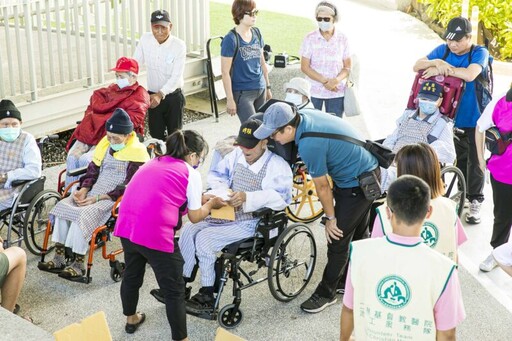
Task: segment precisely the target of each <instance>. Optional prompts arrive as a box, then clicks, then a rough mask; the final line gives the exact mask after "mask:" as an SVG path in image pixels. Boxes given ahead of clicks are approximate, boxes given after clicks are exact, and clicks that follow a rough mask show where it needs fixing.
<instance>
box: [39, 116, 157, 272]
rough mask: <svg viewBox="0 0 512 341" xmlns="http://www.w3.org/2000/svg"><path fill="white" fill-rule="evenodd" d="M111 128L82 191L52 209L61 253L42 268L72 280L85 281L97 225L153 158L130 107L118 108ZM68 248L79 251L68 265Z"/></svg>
mask: <svg viewBox="0 0 512 341" xmlns="http://www.w3.org/2000/svg"><path fill="white" fill-rule="evenodd" d="M105 128H106V131H107V135H106V136H105V137H104V138H103V139H101V141H100V142H99V143H98V145H97V146H96V149H95V152H94V156H93V160H92V162H91V163H90V164H89V166H88V168H87V173H86V174H85V175H84V176H83V177H81V178H80V184H79V187H78V189H77V190H76V191H74V192H73V193H72V194H71V195H70V196H69V197H67V198H65V199H63V200H62V201H60V202H59V203H58V204H57V205H56V206H55V207H54V209H53V210H52V211H51V212H50V214H51V215H52V217H54V230H53V237H52V240H53V241H54V242H55V256H54V258H53V259H52V260H50V261H48V262H40V263H39V264H38V268H39V269H40V270H43V271H48V272H51V273H58V274H59V277H62V278H65V279H68V280H72V281H80V280H81V279H82V277H83V275H84V258H85V253H86V252H87V249H88V248H89V246H88V242H89V240H90V239H91V236H92V233H93V231H94V229H95V228H96V227H98V226H100V225H102V224H104V223H105V222H106V221H107V220H108V218H109V217H110V214H111V210H112V207H113V206H114V203H115V201H116V200H117V199H118V198H119V197H120V196H122V195H123V193H124V189H125V186H126V184H128V182H129V181H130V179H131V178H132V176H133V175H134V174H135V172H136V171H137V170H138V169H139V167H140V166H141V165H142V164H143V163H144V162H146V161H148V160H149V155H148V153H147V150H146V147H145V146H144V145H143V144H142V143H140V142H139V139H138V138H137V136H136V134H135V132H134V131H133V123H132V122H131V121H130V117H129V116H128V114H127V113H126V111H124V110H123V109H120V108H118V109H116V110H115V111H114V114H113V115H112V117H111V118H110V119H109V120H107V122H106V125H105ZM65 247H69V248H71V250H72V251H73V253H74V261H73V263H72V264H71V265H69V266H67V267H66V259H65V256H64V254H65Z"/></svg>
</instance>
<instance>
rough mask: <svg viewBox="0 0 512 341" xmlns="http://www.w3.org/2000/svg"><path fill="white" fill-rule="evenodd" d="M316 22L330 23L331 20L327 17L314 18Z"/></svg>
mask: <svg viewBox="0 0 512 341" xmlns="http://www.w3.org/2000/svg"><path fill="white" fill-rule="evenodd" d="M316 21H318V22H320V21H324V22H331V18H329V17H327V18H323V17H316Z"/></svg>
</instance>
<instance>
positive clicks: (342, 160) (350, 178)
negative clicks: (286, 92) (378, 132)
mask: <svg viewBox="0 0 512 341" xmlns="http://www.w3.org/2000/svg"><path fill="white" fill-rule="evenodd" d="M299 113H300V116H301V120H300V123H299V126H298V127H297V131H296V132H295V142H296V144H297V145H298V148H299V155H300V157H301V159H302V160H303V161H304V163H305V164H306V166H307V167H308V172H309V174H311V176H312V177H313V178H317V177H321V176H324V175H326V174H329V175H330V176H331V178H332V180H333V181H334V183H335V184H336V187H338V188H351V187H357V186H359V181H358V180H357V177H358V176H359V175H361V174H362V173H364V172H368V171H371V170H374V169H375V168H377V166H378V163H377V159H376V158H375V157H374V156H373V155H371V154H370V152H368V151H367V150H366V149H364V148H363V147H360V146H358V145H355V144H353V143H350V142H346V141H342V140H337V139H330V138H323V137H305V138H302V139H301V138H300V136H301V135H302V133H304V132H320V133H331V134H341V135H347V136H350V137H352V138H356V139H359V140H362V141H364V139H363V137H362V136H361V135H360V134H359V133H358V132H357V131H356V130H355V129H354V127H352V126H351V125H350V124H349V123H348V122H346V121H345V120H343V119H341V118H339V117H337V116H333V115H331V114H327V113H324V112H322V111H319V110H316V109H302V110H300V111H299Z"/></svg>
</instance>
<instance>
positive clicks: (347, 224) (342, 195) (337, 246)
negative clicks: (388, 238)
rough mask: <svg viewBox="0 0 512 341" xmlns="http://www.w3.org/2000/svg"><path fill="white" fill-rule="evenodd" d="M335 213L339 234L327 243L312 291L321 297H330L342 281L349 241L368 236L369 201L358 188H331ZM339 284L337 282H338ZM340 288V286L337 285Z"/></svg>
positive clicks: (334, 293) (370, 202) (370, 201)
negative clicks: (341, 232)
mask: <svg viewBox="0 0 512 341" xmlns="http://www.w3.org/2000/svg"><path fill="white" fill-rule="evenodd" d="M333 195H334V200H335V206H334V210H335V215H336V222H337V224H338V228H339V229H340V230H342V231H343V237H342V238H340V239H339V240H332V243H330V244H327V264H326V265H325V269H324V273H323V276H322V280H321V282H320V283H319V284H318V287H317V288H316V290H315V293H317V294H318V295H320V296H322V297H327V298H333V297H334V296H335V295H336V288H337V287H338V283H339V282H340V281H341V280H342V277H345V278H346V275H345V276H344V272H345V269H346V266H347V261H348V256H349V254H348V251H349V246H350V243H351V242H352V240H359V239H364V238H367V237H368V218H369V214H370V206H371V204H372V202H373V201H372V200H367V199H366V198H365V196H364V195H363V192H362V191H361V189H360V188H359V187H354V188H346V189H341V188H335V189H334V190H333ZM340 284H341V283H340ZM340 287H344V285H340Z"/></svg>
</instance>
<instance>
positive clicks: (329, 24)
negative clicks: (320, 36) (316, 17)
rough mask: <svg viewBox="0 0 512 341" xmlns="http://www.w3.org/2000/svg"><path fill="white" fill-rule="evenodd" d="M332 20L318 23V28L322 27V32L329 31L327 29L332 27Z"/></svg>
mask: <svg viewBox="0 0 512 341" xmlns="http://www.w3.org/2000/svg"><path fill="white" fill-rule="evenodd" d="M332 26H333V24H332V22H325V21H320V22H319V23H318V28H319V29H320V31H322V32H327V31H330V30H331V29H332Z"/></svg>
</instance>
